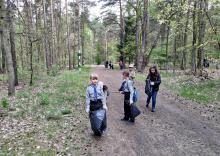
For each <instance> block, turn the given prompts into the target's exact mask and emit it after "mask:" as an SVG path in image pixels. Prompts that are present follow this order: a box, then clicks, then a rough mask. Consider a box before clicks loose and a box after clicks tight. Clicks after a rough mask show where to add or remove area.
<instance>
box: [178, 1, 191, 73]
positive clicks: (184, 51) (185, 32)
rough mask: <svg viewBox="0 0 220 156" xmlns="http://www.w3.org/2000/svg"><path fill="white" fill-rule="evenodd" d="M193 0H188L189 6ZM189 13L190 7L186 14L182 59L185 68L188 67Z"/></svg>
mask: <svg viewBox="0 0 220 156" xmlns="http://www.w3.org/2000/svg"><path fill="white" fill-rule="evenodd" d="M190 4H191V0H189V1H188V7H190ZM189 15H190V9H188V10H187V15H186V24H185V28H184V36H183V46H184V50H183V52H182V56H183V57H182V60H181V67H180V68H181V69H182V70H185V69H186V53H187V48H186V46H187V40H188V25H189Z"/></svg>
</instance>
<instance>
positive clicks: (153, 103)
mask: <svg viewBox="0 0 220 156" xmlns="http://www.w3.org/2000/svg"><path fill="white" fill-rule="evenodd" d="M156 98H157V91H155V92H152V112H155V107H156Z"/></svg>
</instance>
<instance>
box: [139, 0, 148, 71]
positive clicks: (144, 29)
mask: <svg viewBox="0 0 220 156" xmlns="http://www.w3.org/2000/svg"><path fill="white" fill-rule="evenodd" d="M148 8H149V1H148V0H144V11H143V24H142V48H141V49H142V50H141V51H142V53H143V58H142V59H143V61H142V65H141V72H143V71H144V69H145V67H146V64H147V62H146V59H145V58H146V55H147V49H148V47H149V24H150V23H149V22H150V21H149V18H150V16H149V11H148Z"/></svg>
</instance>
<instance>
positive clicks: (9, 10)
mask: <svg viewBox="0 0 220 156" xmlns="http://www.w3.org/2000/svg"><path fill="white" fill-rule="evenodd" d="M13 16H14V13H13V10H12V3H11V2H10V0H7V17H8V22H9V31H10V33H9V34H10V43H11V55H12V61H13V67H14V76H15V82H14V83H15V86H18V74H17V61H16V51H15V31H14V23H13V21H14V20H13V19H12V18H13Z"/></svg>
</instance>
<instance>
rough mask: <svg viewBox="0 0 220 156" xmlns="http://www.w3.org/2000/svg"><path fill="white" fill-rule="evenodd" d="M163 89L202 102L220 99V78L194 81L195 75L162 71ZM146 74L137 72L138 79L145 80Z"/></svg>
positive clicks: (206, 102)
mask: <svg viewBox="0 0 220 156" xmlns="http://www.w3.org/2000/svg"><path fill="white" fill-rule="evenodd" d="M160 74H161V79H162V87H163V90H166V89H168V90H169V91H171V93H173V94H176V95H180V96H182V97H184V98H186V99H189V100H193V101H196V102H199V103H202V104H205V105H206V104H209V103H213V102H216V101H220V80H205V81H198V82H194V79H195V78H194V77H192V76H183V75H177V74H173V73H169V72H168V73H166V72H164V71H162V72H161V73H160ZM145 79H146V75H144V74H137V78H136V80H137V81H142V82H144V81H145Z"/></svg>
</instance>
